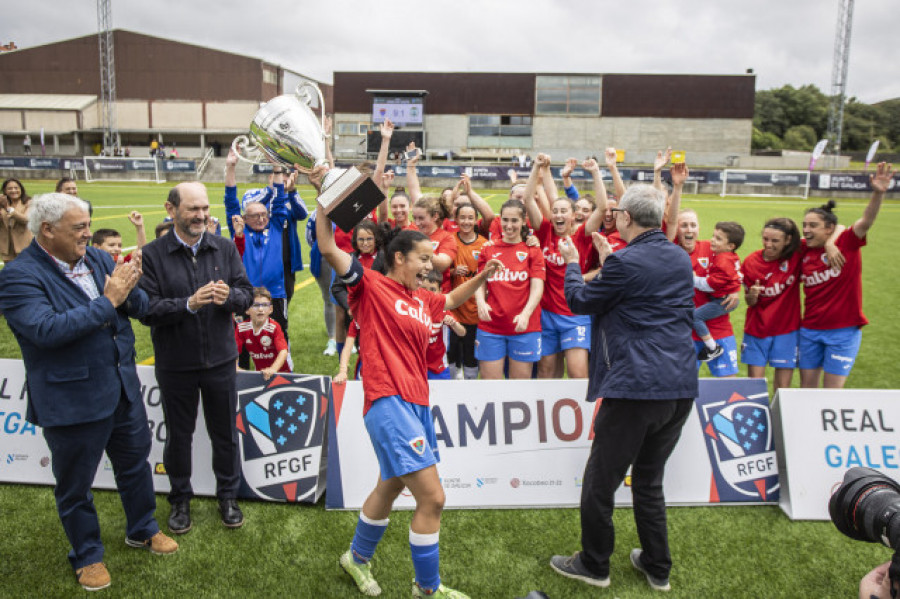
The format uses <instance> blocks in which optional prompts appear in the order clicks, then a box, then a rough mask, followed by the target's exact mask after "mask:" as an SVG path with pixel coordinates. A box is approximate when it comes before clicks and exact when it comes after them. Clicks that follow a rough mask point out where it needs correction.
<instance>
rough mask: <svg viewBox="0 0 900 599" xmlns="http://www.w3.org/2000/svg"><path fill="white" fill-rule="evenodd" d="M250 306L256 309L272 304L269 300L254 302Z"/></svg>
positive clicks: (262, 308) (269, 306)
mask: <svg viewBox="0 0 900 599" xmlns="http://www.w3.org/2000/svg"><path fill="white" fill-rule="evenodd" d="M252 307H254V308H256V309H257V310H265V309H266V308H271V307H272V304H271V303H269V302H256V303H255V304H253V306H252Z"/></svg>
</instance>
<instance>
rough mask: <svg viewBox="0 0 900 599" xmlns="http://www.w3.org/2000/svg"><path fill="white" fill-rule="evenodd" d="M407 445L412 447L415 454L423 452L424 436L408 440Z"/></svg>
mask: <svg viewBox="0 0 900 599" xmlns="http://www.w3.org/2000/svg"><path fill="white" fill-rule="evenodd" d="M409 446H410V447H412V450H413V451H415V452H416V453H417V454H419V455H422V454H424V453H425V437H416V438H415V439H413V440H412V441H410V442H409Z"/></svg>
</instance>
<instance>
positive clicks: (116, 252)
mask: <svg viewBox="0 0 900 599" xmlns="http://www.w3.org/2000/svg"><path fill="white" fill-rule="evenodd" d="M128 220H130V221H131V224H133V225H134V228H135V233H136V238H137V247H135V250H136V251H137V250H140V249H141V248H142V247H144V246H145V245H147V234H146V233H145V232H144V217H143V215H141V213H140V212H138V211H137V210H132V211H131V214H129V215H128ZM91 245H92V246H94V247H95V248H97V249H98V250H103V251H104V252H106V253H107V254H109V255H110V256H112V259H113V262H119V257H120V256H121V255H122V235H121V234H120V233H119V232H118V231H116V230H115V229H97V230H96V231H94V235H93V237H91ZM132 256H134V254H133V253H131V252H129V253H128V255H127V256H124V257H123V258H122V261H123V262H131V260H132Z"/></svg>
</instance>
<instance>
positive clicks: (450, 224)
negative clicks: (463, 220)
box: [441, 218, 459, 233]
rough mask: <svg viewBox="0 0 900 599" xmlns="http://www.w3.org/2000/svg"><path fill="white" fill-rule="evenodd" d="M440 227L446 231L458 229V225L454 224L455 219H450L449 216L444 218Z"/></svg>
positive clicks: (452, 231)
mask: <svg viewBox="0 0 900 599" xmlns="http://www.w3.org/2000/svg"><path fill="white" fill-rule="evenodd" d="M441 228H442V229H443V230H445V231H447V232H448V233H456V232H457V231H459V225H457V224H456V221H455V220H450V219H449V218H445V219H444V222H443V224H442V225H441Z"/></svg>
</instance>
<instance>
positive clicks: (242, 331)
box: [234, 287, 291, 380]
mask: <svg viewBox="0 0 900 599" xmlns="http://www.w3.org/2000/svg"><path fill="white" fill-rule="evenodd" d="M271 314H272V294H271V293H269V290H268V289H266V288H265V287H254V288H253V304H251V305H250V308H249V309H248V310H247V315H248V316H249V317H250V320H245V321H244V322H242V323H239V324H238V325H237V327H236V328H235V331H234V338H235V341H236V342H237V348H238V353H240V352H242V351H243V350H244V348H246V349H247V351H248V352H249V353H250V357H251V358H253V365H254V366H255V367H256V370H257V371H259V372H262V375H263V379H264V380H269V379H270V378H272V375H274V374H275V373H276V372H290V371H291V369H290V367H289V366H288V364H287V357H288V345H287V341H285V340H284V333H282V332H281V326H280V325H279V324H278V323H277V322H275V321H274V320H272V319H271V318H269V316H271ZM238 370H241V368H240V367H238Z"/></svg>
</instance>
